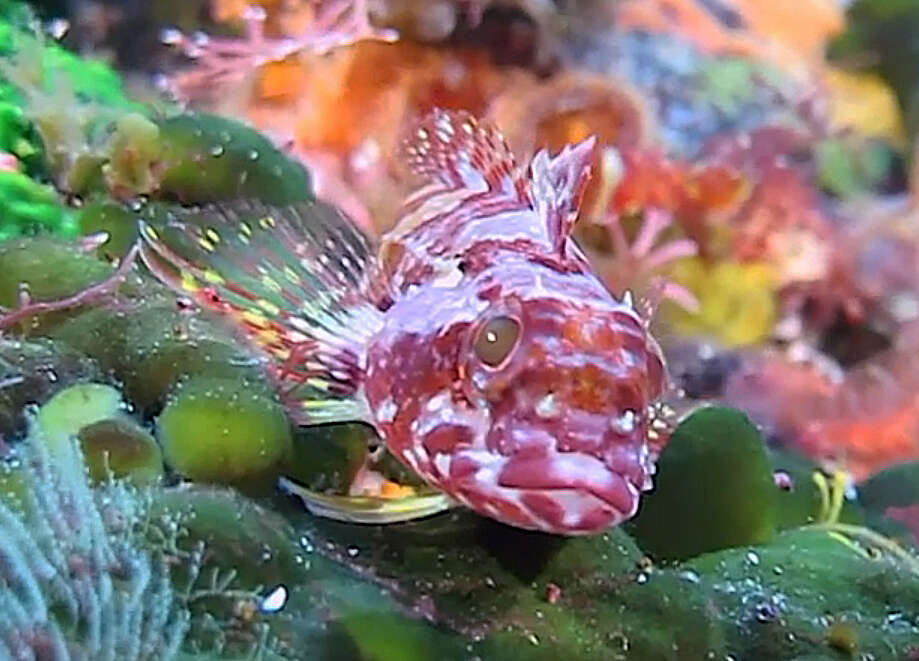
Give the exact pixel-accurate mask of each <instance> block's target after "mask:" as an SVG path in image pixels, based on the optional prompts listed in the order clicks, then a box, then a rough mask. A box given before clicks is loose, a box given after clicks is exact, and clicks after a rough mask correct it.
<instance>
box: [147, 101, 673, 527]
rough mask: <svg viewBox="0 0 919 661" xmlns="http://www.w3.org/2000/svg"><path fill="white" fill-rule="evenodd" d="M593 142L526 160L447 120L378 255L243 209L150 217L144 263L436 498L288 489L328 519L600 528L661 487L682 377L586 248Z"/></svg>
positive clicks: (349, 236)
mask: <svg viewBox="0 0 919 661" xmlns="http://www.w3.org/2000/svg"><path fill="white" fill-rule="evenodd" d="M595 142H596V141H595V138H593V137H590V138H587V139H586V140H584V141H583V142H580V143H578V144H573V145H568V146H566V147H565V148H563V149H562V150H561V151H559V152H558V153H556V154H554V155H553V154H551V153H550V152H549V151H548V150H541V151H539V152H537V153H536V154H535V155H534V156H533V157H532V159H530V162H529V163H528V164H527V165H526V166H521V165H519V164H518V163H517V160H516V158H515V156H514V155H513V154H512V152H511V150H510V148H509V147H508V144H507V142H506V140H505V139H504V137H503V135H502V134H501V132H500V131H499V130H498V128H497V127H495V126H494V125H492V124H490V123H488V122H485V121H481V120H479V119H477V118H476V117H474V116H473V115H471V114H470V113H467V112H464V111H457V110H451V111H447V110H442V109H435V110H434V111H432V112H431V113H430V114H428V115H426V116H425V117H423V118H422V119H420V120H419V121H418V123H417V125H416V126H415V128H414V129H413V131H412V132H411V134H410V135H409V136H408V137H407V138H406V139H405V140H404V142H403V144H402V147H401V150H400V152H399V154H400V157H401V158H402V159H403V160H404V162H405V163H406V164H407V166H408V167H409V168H410V169H411V171H412V172H413V174H414V176H415V177H416V178H417V179H418V187H417V188H416V189H415V191H414V192H413V193H411V194H410V195H409V196H408V197H407V198H406V200H405V202H404V205H403V208H402V212H401V215H400V218H399V219H398V222H397V223H396V224H395V225H394V227H393V229H392V230H391V231H389V232H388V233H386V234H384V235H383V236H381V237H380V238H379V239H378V240H374V239H373V238H372V237H370V236H368V235H367V234H366V233H365V232H364V231H362V230H361V229H360V228H359V227H358V226H357V225H356V224H355V223H353V222H352V221H351V220H350V219H349V218H347V217H346V216H345V215H344V214H343V213H342V212H341V211H340V210H338V209H336V208H335V207H334V206H332V205H329V204H326V203H323V202H321V201H310V202H303V203H296V204H292V205H286V206H271V205H267V204H264V203H262V202H258V201H254V200H237V201H233V202H227V203H219V204H212V205H207V206H203V207H199V208H193V209H189V210H177V211H172V212H170V213H169V214H168V217H167V218H166V220H165V221H163V222H159V223H154V222H151V221H149V220H144V219H140V220H139V221H138V222H139V227H140V236H141V248H140V255H141V257H142V259H143V261H144V262H145V264H146V265H147V267H148V268H149V269H150V270H151V271H152V272H153V273H155V274H156V275H157V276H158V277H159V278H160V279H161V280H162V281H163V282H165V283H166V284H168V285H170V286H172V287H173V288H174V289H176V290H177V291H179V292H182V293H183V295H185V296H187V297H189V298H192V299H193V300H194V301H196V302H197V303H198V304H199V305H201V306H202V307H204V308H206V309H209V310H212V311H215V312H217V313H220V314H222V315H223V316H224V317H225V318H226V320H227V322H228V323H229V324H230V325H231V326H232V327H233V328H235V329H236V330H238V331H240V333H241V334H242V335H243V336H244V337H246V338H247V339H248V340H249V341H250V344H251V345H252V347H253V348H254V349H256V350H258V351H259V352H260V353H261V354H262V355H264V356H265V359H266V365H267V367H266V369H267V371H268V373H269V375H270V376H271V377H272V379H273V380H274V381H275V383H277V384H278V389H279V392H280V393H281V397H282V400H283V402H284V403H285V405H286V407H287V410H288V412H289V414H290V416H291V418H292V420H293V421H294V422H296V423H297V424H300V425H317V424H328V423H337V422H346V421H348V422H350V421H360V422H364V423H366V424H369V425H371V426H372V427H373V428H374V429H375V430H376V432H377V433H378V435H379V438H380V439H381V442H382V443H383V444H384V445H385V448H386V449H387V450H388V451H389V452H390V453H391V454H392V455H393V456H395V457H396V458H397V459H398V460H399V461H401V462H402V463H403V464H404V465H405V466H407V467H408V468H410V469H411V470H412V471H414V472H415V473H417V474H418V475H419V476H420V477H421V478H423V480H424V482H425V483H426V484H428V485H430V487H431V493H433V494H435V496H433V497H432V495H431V493H429V494H426V495H425V496H424V497H419V498H418V500H417V506H415V505H413V504H412V503H411V502H409V501H406V502H402V503H400V504H393V505H392V506H377V505H379V501H378V499H377V501H375V500H374V499H373V498H369V499H368V498H363V497H362V498H355V499H354V500H353V501H352V503H351V504H352V506H350V507H348V506H343V505H342V504H341V502H343V501H340V500H336V499H335V498H334V497H332V496H328V495H323V494H315V493H312V492H309V491H308V490H306V489H305V488H304V487H302V485H296V484H295V483H294V482H293V481H291V480H289V479H286V478H285V479H284V480H283V481H282V486H284V487H285V488H286V489H288V490H291V491H294V492H296V493H297V495H300V496H301V497H302V498H303V500H304V502H306V503H307V505H308V507H310V509H311V510H312V511H314V512H315V513H318V514H321V515H322V516H330V517H332V518H341V519H344V520H351V521H356V522H363V523H374V522H375V523H381V522H387V523H388V522H393V521H399V520H408V519H410V518H413V517H415V516H427V515H430V514H431V513H433V512H437V511H440V510H441V509H444V508H446V507H452V506H457V505H461V506H465V507H468V508H470V509H471V510H473V511H474V512H476V513H478V514H480V515H482V516H485V517H489V518H491V519H495V520H497V521H500V522H502V523H504V524H508V525H511V526H515V527H518V528H523V529H528V530H537V531H543V532H546V533H551V534H556V535H588V534H597V533H600V532H602V531H604V530H607V529H609V528H610V527H612V526H615V525H618V524H620V523H622V522H623V521H625V520H627V519H629V518H630V517H632V516H633V515H634V514H635V513H636V511H637V508H638V504H639V500H640V494H641V493H642V492H644V491H647V490H648V489H649V488H651V486H652V475H653V472H654V461H655V457H656V453H655V444H654V439H655V438H656V435H657V433H658V432H657V429H658V428H659V426H660V425H659V420H658V419H657V418H656V416H655V411H656V410H657V404H658V403H659V401H660V400H661V397H662V395H663V393H664V392H665V390H666V389H667V384H668V377H667V370H666V365H665V361H664V357H663V354H662V352H661V349H660V347H659V345H658V343H657V342H656V340H655V339H654V337H653V336H652V334H651V332H650V330H649V321H648V319H647V317H646V315H644V314H643V313H642V312H641V311H640V307H641V306H639V305H637V304H636V303H635V302H634V301H633V300H632V296H631V295H629V294H626V295H624V296H622V297H621V298H617V297H616V296H615V295H613V294H612V293H611V292H610V291H609V290H608V289H607V287H606V286H605V285H604V284H603V282H602V281H601V280H600V279H599V278H598V277H597V276H596V275H595V274H594V273H593V271H592V269H591V265H590V263H589V262H588V260H587V258H586V256H585V254H584V252H582V250H581V249H580V248H579V247H578V245H577V243H576V241H575V240H574V239H573V238H572V231H573V228H574V225H575V221H576V218H577V215H578V209H579V205H580V203H581V198H582V196H583V193H584V189H585V186H586V184H587V182H588V181H589V177H590V167H591V162H592V160H593V157H594V150H595ZM374 502H377V505H374Z"/></svg>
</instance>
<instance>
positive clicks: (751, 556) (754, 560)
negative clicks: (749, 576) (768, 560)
mask: <svg viewBox="0 0 919 661" xmlns="http://www.w3.org/2000/svg"><path fill="white" fill-rule="evenodd" d="M744 557H746V559H747V562H749V563H750V564H751V565H753V566H754V567H756V566H758V565H759V556H758V555H756V553H754V552H753V551H747V555H746V556H744Z"/></svg>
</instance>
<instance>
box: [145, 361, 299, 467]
mask: <svg viewBox="0 0 919 661" xmlns="http://www.w3.org/2000/svg"><path fill="white" fill-rule="evenodd" d="M258 386H259V384H258V383H253V382H247V381H245V380H242V381H241V380H237V379H225V378H218V377H205V376H197V377H191V378H189V379H188V380H186V381H183V382H182V383H180V384H179V385H178V386H177V388H176V390H175V392H173V393H172V394H171V395H170V397H169V401H168V402H167V404H166V406H165V408H164V409H163V412H162V413H161V414H160V415H159V417H158V418H157V420H156V433H157V437H158V438H159V441H160V443H161V445H162V447H163V454H164V456H165V458H166V462H167V463H168V464H169V465H170V466H171V467H172V468H173V469H174V470H175V471H176V472H178V473H179V474H181V475H183V476H185V477H187V478H189V479H192V480H201V481H206V482H222V483H237V482H240V481H241V480H244V479H246V478H253V477H258V476H260V475H264V474H266V473H269V474H270V473H271V471H272V469H274V470H275V471H276V470H277V468H278V467H279V465H280V463H281V462H282V461H283V460H284V459H285V458H286V457H288V456H289V454H290V449H291V432H290V422H289V421H288V419H287V416H286V414H285V412H284V408H283V407H282V406H281V404H280V403H279V402H278V401H277V398H276V397H275V396H274V395H273V394H272V393H271V392H270V391H269V390H268V389H267V388H264V387H263V388H260V387H258Z"/></svg>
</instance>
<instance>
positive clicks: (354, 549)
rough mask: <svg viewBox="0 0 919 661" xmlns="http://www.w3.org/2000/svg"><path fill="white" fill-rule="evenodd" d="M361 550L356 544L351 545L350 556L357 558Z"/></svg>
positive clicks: (349, 548) (348, 550) (348, 551)
mask: <svg viewBox="0 0 919 661" xmlns="http://www.w3.org/2000/svg"><path fill="white" fill-rule="evenodd" d="M360 552H361V550H360V549H359V548H357V547H356V546H349V547H348V549H347V553H348V556H349V557H351V558H356V557H357V555H358V554H359V553H360Z"/></svg>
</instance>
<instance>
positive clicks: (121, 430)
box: [77, 418, 163, 485]
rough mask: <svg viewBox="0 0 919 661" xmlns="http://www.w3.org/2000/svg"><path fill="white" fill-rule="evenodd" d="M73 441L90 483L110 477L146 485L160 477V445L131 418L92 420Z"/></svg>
mask: <svg viewBox="0 0 919 661" xmlns="http://www.w3.org/2000/svg"><path fill="white" fill-rule="evenodd" d="M77 440H78V441H79V442H80V448H82V450H83V455H84V456H85V457H86V460H87V464H88V468H89V477H90V479H91V480H92V481H93V482H94V483H101V482H104V481H105V480H106V479H108V478H109V476H112V477H115V478H121V477H124V478H127V479H129V480H130V481H131V482H132V483H134V484H138V485H146V484H152V483H154V482H156V481H158V480H159V479H160V478H161V477H162V476H163V456H162V453H161V452H160V446H159V445H157V442H156V439H155V438H153V435H152V434H151V433H150V432H148V431H147V430H146V429H144V428H143V427H141V426H140V425H138V424H137V423H135V422H133V421H132V420H129V419H127V418H109V419H106V420H99V421H98V422H93V423H91V424H88V425H85V426H84V427H82V428H81V429H80V431H79V432H77Z"/></svg>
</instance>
